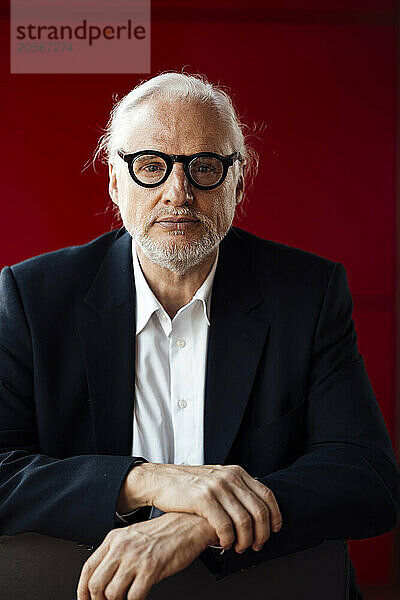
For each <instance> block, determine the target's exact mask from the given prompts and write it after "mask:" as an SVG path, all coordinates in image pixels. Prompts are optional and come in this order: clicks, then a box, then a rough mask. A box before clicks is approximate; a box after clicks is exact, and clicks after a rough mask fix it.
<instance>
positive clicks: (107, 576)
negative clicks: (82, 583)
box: [87, 551, 126, 600]
mask: <svg viewBox="0 0 400 600" xmlns="http://www.w3.org/2000/svg"><path fill="white" fill-rule="evenodd" d="M119 562H120V561H119V559H117V558H115V557H113V554H112V552H111V551H110V552H108V553H107V554H106V555H105V556H104V558H103V560H102V561H101V562H100V564H99V565H98V566H97V568H96V569H95V570H94V572H93V573H92V574H91V576H90V578H89V581H88V584H87V585H88V589H89V593H90V598H91V600H104V598H105V594H104V592H105V589H106V588H107V586H108V585H109V583H110V582H111V581H112V579H113V576H114V574H115V573H116V571H117V570H118V567H119ZM125 589H126V587H125ZM119 591H120V590H118V592H119ZM124 591H125V590H124Z"/></svg>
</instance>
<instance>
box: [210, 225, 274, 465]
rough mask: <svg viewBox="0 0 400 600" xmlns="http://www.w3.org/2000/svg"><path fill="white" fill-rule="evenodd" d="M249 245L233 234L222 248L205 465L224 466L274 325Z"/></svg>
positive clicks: (215, 298) (212, 332)
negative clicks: (256, 277) (253, 269)
mask: <svg viewBox="0 0 400 600" xmlns="http://www.w3.org/2000/svg"><path fill="white" fill-rule="evenodd" d="M250 269H251V262H250V257H249V256H248V255H247V247H246V246H245V244H244V243H243V242H241V240H240V239H239V238H238V236H237V234H236V233H235V231H234V230H230V232H229V233H228V234H227V236H226V237H225V238H224V240H223V241H222V242H221V245H220V254H219V259H218V265H217V270H216V273H215V278H214V283H213V291H212V298H211V319H210V332H209V343H208V355H207V373H206V392H205V414H204V462H205V464H224V461H225V460H226V457H227V455H228V452H229V450H230V448H231V446H232V443H233V441H234V438H235V436H236V433H237V431H238V429H239V425H240V422H241V420H242V418H243V413H244V410H245V408H246V404H247V401H248V398H249V395H250V391H251V387H252V384H253V381H254V377H255V374H256V370H257V366H258V363H259V360H260V356H261V352H262V350H263V348H264V346H265V343H266V340H267V337H268V332H269V329H270V323H269V321H268V320H266V319H265V316H264V313H263V310H262V309H263V297H262V295H261V292H260V291H259V289H258V287H257V285H256V283H255V281H254V280H253V278H252V276H251V272H250Z"/></svg>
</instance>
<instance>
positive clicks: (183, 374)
mask: <svg viewBox="0 0 400 600" xmlns="http://www.w3.org/2000/svg"><path fill="white" fill-rule="evenodd" d="M218 254H219V250H218V249H217V256H216V259H215V261H214V263H213V266H212V268H211V270H210V272H209V274H208V276H207V278H206V279H205V281H204V282H203V284H202V285H201V286H200V288H199V289H198V290H197V292H196V293H195V295H194V296H193V298H192V299H191V300H190V302H188V304H186V305H185V306H182V307H181V308H180V309H179V310H178V312H177V313H176V315H175V316H174V317H173V319H172V320H171V319H170V317H169V315H168V314H167V312H166V311H165V310H164V308H163V307H162V305H161V304H160V302H159V301H158V299H157V298H156V296H155V295H154V294H153V292H152V291H151V289H150V287H149V285H148V283H147V281H146V279H145V277H144V275H143V272H142V269H141V267H140V264H139V260H138V256H137V253H136V247H135V243H134V241H133V240H132V259H133V270H134V277H135V286H136V365H135V366H136V371H135V373H136V376H135V401H134V418H133V443H132V455H133V456H142V457H144V458H146V459H147V460H148V461H149V462H159V463H173V464H190V465H202V464H204V449H203V421H204V384H205V372H206V360H207V345H208V332H209V326H210V305H211V290H212V284H213V280H214V274H215V270H216V268H217V262H218Z"/></svg>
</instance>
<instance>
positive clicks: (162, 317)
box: [161, 313, 168, 322]
mask: <svg viewBox="0 0 400 600" xmlns="http://www.w3.org/2000/svg"><path fill="white" fill-rule="evenodd" d="M161 319H162V321H164V322H166V321H168V317H166V316H165V315H164V313H162V315H161Z"/></svg>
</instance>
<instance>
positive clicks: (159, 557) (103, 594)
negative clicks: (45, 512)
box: [77, 513, 216, 600]
mask: <svg viewBox="0 0 400 600" xmlns="http://www.w3.org/2000/svg"><path fill="white" fill-rule="evenodd" d="M215 541H216V536H215V533H214V531H213V530H212V528H211V527H210V525H209V524H208V523H207V521H205V519H202V518H201V517H198V516H196V515H187V514H180V513H169V514H165V515H162V516H161V517H157V519H151V520H150V521H144V522H141V523H135V524H134V525H130V526H129V527H123V528H121V529H113V530H112V531H110V532H109V533H108V534H107V536H106V537H105V539H104V541H103V543H102V544H101V545H100V546H99V547H98V548H97V549H96V550H95V552H93V554H92V555H91V556H90V557H89V558H88V560H87V561H86V562H85V564H84V565H83V568H82V571H81V575H80V579H79V582H78V588H77V598H78V600H104V598H107V599H110V600H111V599H112V600H123V598H125V594H128V595H127V600H144V598H146V596H147V594H148V593H149V591H150V589H151V587H152V586H153V585H154V584H156V583H157V582H158V581H161V579H164V578H165V577H168V576H169V575H173V574H174V573H177V572H178V571H181V570H182V569H184V568H185V567H187V566H188V565H189V564H190V563H191V562H193V560H194V559H195V558H197V556H198V555H199V554H200V553H201V552H202V551H203V550H204V549H205V548H206V547H207V546H208V545H209V544H212V543H215Z"/></svg>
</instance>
